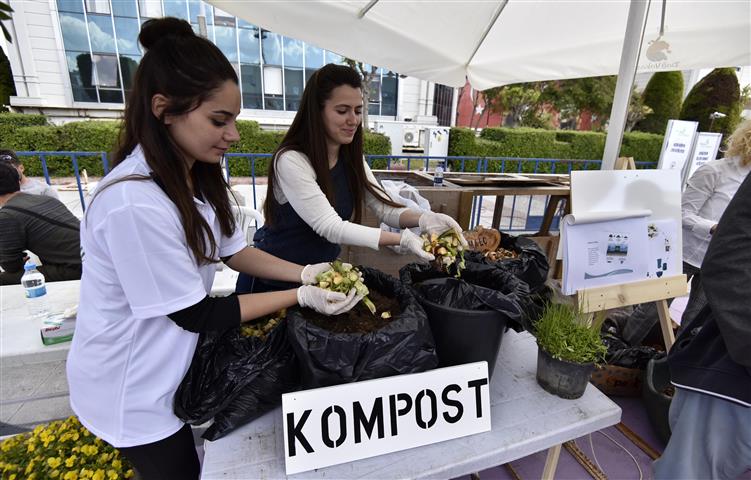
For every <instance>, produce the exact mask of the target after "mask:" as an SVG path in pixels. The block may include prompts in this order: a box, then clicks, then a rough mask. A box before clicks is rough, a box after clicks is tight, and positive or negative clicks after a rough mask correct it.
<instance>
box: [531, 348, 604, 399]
mask: <svg viewBox="0 0 751 480" xmlns="http://www.w3.org/2000/svg"><path fill="white" fill-rule="evenodd" d="M594 370H595V364H594V363H574V362H568V361H566V360H558V359H557V358H553V356H552V355H550V354H549V353H548V352H546V351H545V350H543V349H542V348H541V347H540V346H539V345H538V346H537V383H539V384H540V386H541V387H542V388H543V389H544V390H545V391H546V392H549V393H552V394H553V395H557V396H559V397H561V398H566V399H570V400H573V399H575V398H579V397H581V396H582V395H584V390H585V389H586V388H587V383H589V378H590V377H591V376H592V372H594Z"/></svg>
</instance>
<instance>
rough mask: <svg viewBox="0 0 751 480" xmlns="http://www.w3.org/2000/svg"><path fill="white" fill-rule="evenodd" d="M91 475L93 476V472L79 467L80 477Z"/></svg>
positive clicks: (89, 476)
mask: <svg viewBox="0 0 751 480" xmlns="http://www.w3.org/2000/svg"><path fill="white" fill-rule="evenodd" d="M92 476H94V472H92V471H91V470H89V469H88V468H82V469H81V478H91V477H92Z"/></svg>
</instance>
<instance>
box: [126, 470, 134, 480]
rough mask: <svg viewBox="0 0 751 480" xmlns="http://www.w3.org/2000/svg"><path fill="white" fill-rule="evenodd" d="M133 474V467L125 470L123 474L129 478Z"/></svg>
mask: <svg viewBox="0 0 751 480" xmlns="http://www.w3.org/2000/svg"><path fill="white" fill-rule="evenodd" d="M133 475H135V472H133V469H130V470H128V471H127V472H125V475H123V476H124V477H125V478H131V477H132V476H133Z"/></svg>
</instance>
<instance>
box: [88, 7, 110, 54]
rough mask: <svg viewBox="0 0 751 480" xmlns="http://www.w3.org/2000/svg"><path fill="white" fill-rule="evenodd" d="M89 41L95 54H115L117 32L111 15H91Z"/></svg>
mask: <svg viewBox="0 0 751 480" xmlns="http://www.w3.org/2000/svg"><path fill="white" fill-rule="evenodd" d="M89 41H90V42H91V50H92V51H94V52H103V53H115V32H114V31H113V30H112V17H110V16H109V15H107V16H106V17H105V16H102V15H89Z"/></svg>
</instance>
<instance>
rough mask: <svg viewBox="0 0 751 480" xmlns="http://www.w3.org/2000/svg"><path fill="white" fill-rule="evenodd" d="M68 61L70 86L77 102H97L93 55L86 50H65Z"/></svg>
mask: <svg viewBox="0 0 751 480" xmlns="http://www.w3.org/2000/svg"><path fill="white" fill-rule="evenodd" d="M65 58H66V60H67V62H68V74H69V75H70V86H71V88H72V89H73V100H74V101H76V102H96V101H97V95H96V89H95V88H94V86H93V82H92V70H91V56H90V55H89V54H88V53H84V52H65Z"/></svg>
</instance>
